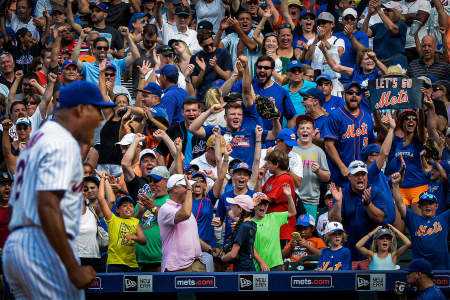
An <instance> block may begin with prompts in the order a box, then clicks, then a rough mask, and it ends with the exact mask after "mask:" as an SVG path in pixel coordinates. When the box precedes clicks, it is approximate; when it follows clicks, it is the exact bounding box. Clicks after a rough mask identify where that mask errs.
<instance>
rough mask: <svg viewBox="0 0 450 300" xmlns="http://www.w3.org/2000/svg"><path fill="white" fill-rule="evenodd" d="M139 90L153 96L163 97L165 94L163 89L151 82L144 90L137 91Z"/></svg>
mask: <svg viewBox="0 0 450 300" xmlns="http://www.w3.org/2000/svg"><path fill="white" fill-rule="evenodd" d="M137 90H138V91H140V92H143V93H148V94H153V95H156V96H159V97H161V95H162V93H163V91H162V89H161V87H160V86H159V85H158V84H156V83H154V82H149V83H148V84H147V85H146V86H145V87H144V88H143V89H137Z"/></svg>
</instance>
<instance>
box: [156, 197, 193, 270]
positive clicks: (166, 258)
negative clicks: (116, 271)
mask: <svg viewBox="0 0 450 300" xmlns="http://www.w3.org/2000/svg"><path fill="white" fill-rule="evenodd" d="M180 208H181V204H178V203H176V202H174V201H173V200H171V199H167V200H166V203H165V204H164V205H163V206H161V208H160V209H159V212H158V224H159V232H160V233H161V242H162V262H161V271H163V272H164V271H165V270H168V271H177V270H182V269H186V268H188V267H190V266H191V265H192V264H193V263H194V261H195V260H196V259H201V257H202V250H201V247H200V238H199V236H198V229H197V222H196V221H195V217H194V215H192V213H191V216H190V217H189V219H187V220H185V221H183V222H180V223H178V224H175V223H174V220H175V214H176V213H177V211H178V210H179V209H180Z"/></svg>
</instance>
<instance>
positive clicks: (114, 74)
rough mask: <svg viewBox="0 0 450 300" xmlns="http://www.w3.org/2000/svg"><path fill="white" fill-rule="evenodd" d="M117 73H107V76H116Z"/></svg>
mask: <svg viewBox="0 0 450 300" xmlns="http://www.w3.org/2000/svg"><path fill="white" fill-rule="evenodd" d="M114 76H116V73H105V77H114Z"/></svg>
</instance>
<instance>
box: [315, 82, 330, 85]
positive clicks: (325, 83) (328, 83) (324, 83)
mask: <svg viewBox="0 0 450 300" xmlns="http://www.w3.org/2000/svg"><path fill="white" fill-rule="evenodd" d="M329 85H331V82H330V81H322V82H319V83H318V84H317V86H329Z"/></svg>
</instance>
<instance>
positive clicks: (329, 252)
mask: <svg viewBox="0 0 450 300" xmlns="http://www.w3.org/2000/svg"><path fill="white" fill-rule="evenodd" d="M326 233H327V234H326V235H325V242H326V243H327V244H328V248H325V249H323V250H322V253H321V254H320V259H319V263H318V264H317V269H316V270H318V271H345V270H351V269H352V255H351V253H350V250H349V249H348V248H345V247H344V246H342V245H343V244H344V242H345V241H346V239H347V234H346V233H345V232H344V227H343V226H342V224H341V223H339V222H330V223H328V225H327V228H326Z"/></svg>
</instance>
